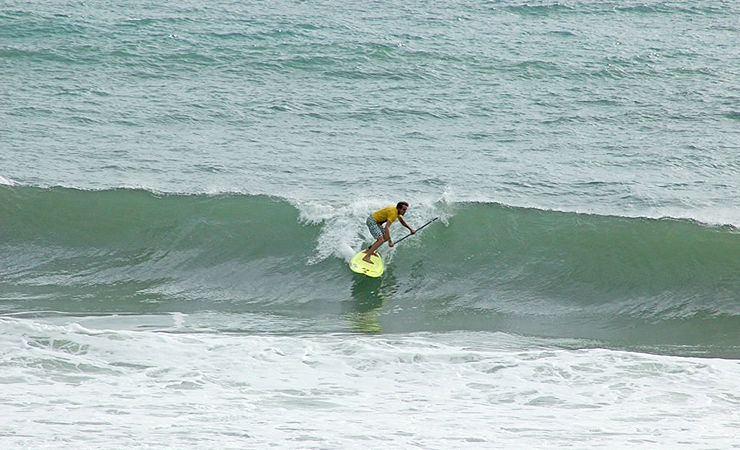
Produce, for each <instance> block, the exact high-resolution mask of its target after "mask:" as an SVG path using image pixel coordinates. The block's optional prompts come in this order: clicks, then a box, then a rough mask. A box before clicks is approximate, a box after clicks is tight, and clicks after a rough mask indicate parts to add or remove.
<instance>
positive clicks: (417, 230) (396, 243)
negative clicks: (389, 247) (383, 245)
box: [393, 217, 439, 245]
mask: <svg viewBox="0 0 740 450" xmlns="http://www.w3.org/2000/svg"><path fill="white" fill-rule="evenodd" d="M437 219H439V217H435V218H434V219H432V220H430V221H429V222H427V223H425V224H424V225H422V226H420V227H419V228H417V229H416V232H417V233H418V232H419V230H421V229H422V228H424V227H425V226H427V225H429V224H430V223H432V222H434V221H435V220H437ZM412 235H413V233H409V234H407V235H406V236H404V237H402V238H401V239H399V240H397V241H396V242H394V243H393V245H398V243H399V242H401V241H402V240H404V239H406V238H407V237H409V236H412Z"/></svg>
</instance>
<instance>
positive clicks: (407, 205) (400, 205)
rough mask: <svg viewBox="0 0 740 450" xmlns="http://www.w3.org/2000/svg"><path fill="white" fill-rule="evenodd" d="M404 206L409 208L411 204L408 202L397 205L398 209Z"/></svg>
mask: <svg viewBox="0 0 740 450" xmlns="http://www.w3.org/2000/svg"><path fill="white" fill-rule="evenodd" d="M404 206H405V207H407V208H408V207H409V204H408V203H407V202H398V204H397V205H396V209H401V208H403V207H404Z"/></svg>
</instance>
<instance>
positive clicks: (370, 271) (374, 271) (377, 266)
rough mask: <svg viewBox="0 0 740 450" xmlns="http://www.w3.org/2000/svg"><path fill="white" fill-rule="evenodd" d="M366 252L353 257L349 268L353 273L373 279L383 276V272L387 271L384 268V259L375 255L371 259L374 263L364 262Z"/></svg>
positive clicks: (363, 251)
mask: <svg viewBox="0 0 740 450" xmlns="http://www.w3.org/2000/svg"><path fill="white" fill-rule="evenodd" d="M365 251H366V250H362V251H361V252H359V253H358V254H356V255H355V256H353V257H352V260H350V262H349V268H350V269H352V271H353V272H357V273H361V274H363V275H367V276H369V277H373V278H377V277H379V276H381V275H383V270H384V269H385V267H384V266H383V258H381V257H380V255H378V254H377V253H374V254H373V255H372V256H371V257H370V261H372V262H373V263H372V264H370V263H369V262H367V261H363V260H362V258H364V257H365V255H366V253H365Z"/></svg>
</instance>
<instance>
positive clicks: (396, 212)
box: [362, 202, 416, 264]
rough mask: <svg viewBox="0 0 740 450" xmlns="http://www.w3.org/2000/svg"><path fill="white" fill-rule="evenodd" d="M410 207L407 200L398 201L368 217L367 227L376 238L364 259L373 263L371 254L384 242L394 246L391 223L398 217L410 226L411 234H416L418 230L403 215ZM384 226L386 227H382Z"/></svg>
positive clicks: (405, 225)
mask: <svg viewBox="0 0 740 450" xmlns="http://www.w3.org/2000/svg"><path fill="white" fill-rule="evenodd" d="M407 209H409V204H408V203H407V202H398V204H397V205H396V206H393V205H391V206H388V207H386V208H383V209H380V210H378V211H375V212H374V213H372V214H371V215H370V216H368V218H367V222H366V223H367V227H368V229H369V230H370V234H372V235H373V237H374V238H375V239H376V241H375V242H374V243H373V245H371V246H370V248H368V249H367V250H365V256H364V257H363V258H362V260H363V261H365V262H369V263H370V264H373V262H372V261H371V260H370V256H371V255H372V254H373V253H375V251H376V250H377V249H378V248H379V247H380V246H381V245H383V242H385V241H388V246H389V247H393V241H392V240H391V232H390V230H391V224H392V223H393V222H395V221H396V219H398V221H399V222H401V225H403V226H404V227H406V228H408V229H409V231H410V232H411V234H415V233H416V230H414V229H413V228H411V227H410V226H409V225H408V224H407V223H406V222H405V221H404V220H403V215H404V214H405V213H406V210H407ZM380 227H383V228H384V229H381V228H380Z"/></svg>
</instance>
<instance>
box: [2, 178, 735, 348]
mask: <svg viewBox="0 0 740 450" xmlns="http://www.w3.org/2000/svg"><path fill="white" fill-rule="evenodd" d="M438 208H439V210H443V211H444V217H443V220H441V221H439V222H436V223H434V224H432V225H431V226H429V227H428V228H426V229H425V230H423V231H422V232H420V233H419V234H418V235H417V236H414V237H413V238H412V239H408V240H407V241H405V242H403V243H400V244H399V245H398V246H397V247H395V248H394V249H388V248H387V247H385V248H383V249H382V251H383V252H385V255H386V256H387V264H388V267H387V269H386V273H385V274H384V275H383V277H382V278H381V279H379V280H369V279H365V277H362V276H361V275H356V274H353V273H352V272H351V271H350V270H349V269H348V268H347V267H346V261H345V260H344V259H342V258H341V257H328V258H325V259H321V260H318V261H316V260H315V258H314V256H315V254H316V251H317V246H318V245H319V241H320V236H321V235H322V233H323V232H325V231H326V228H327V227H330V226H335V225H332V224H331V223H330V222H329V221H324V222H321V221H317V222H315V223H313V222H308V221H306V220H303V219H302V218H301V211H299V209H298V207H296V206H294V205H292V204H291V203H289V202H287V201H285V200H282V199H277V198H270V197H264V196H248V195H215V196H209V195H158V194H155V193H152V192H148V191H143V190H127V189H117V190H107V191H81V190H74V189H65V188H31V187H10V186H4V187H0V233H1V234H0V255H1V256H0V265H1V267H2V273H1V274H0V289H1V291H0V305H1V306H0V308H1V309H2V313H3V314H17V313H28V312H34V311H35V312H37V313H41V312H43V311H55V312H61V313H70V314H80V313H84V314H108V313H133V314H139V313H151V312H155V313H161V312H184V313H192V312H202V311H222V312H234V313H247V312H248V313H261V314H277V315H285V316H288V317H296V318H302V319H305V318H316V317H338V318H339V319H338V320H344V318H346V317H347V315H348V314H349V315H350V316H353V315H354V314H356V313H367V312H368V311H374V312H375V314H376V315H375V316H374V317H375V318H374V319H373V320H372V321H371V326H370V328H374V327H375V328H377V329H379V330H382V331H385V332H395V331H399V332H400V331H403V332H408V331H435V330H457V329H465V330H488V331H505V332H514V333H521V334H529V335H536V336H549V337H563V338H578V339H597V340H602V341H606V342H611V343H614V344H615V345H616V344H620V343H621V344H620V345H622V344H624V345H637V346H639V345H660V344H665V345H669V344H670V345H683V344H686V345H703V346H717V345H719V346H722V347H723V348H729V347H733V346H737V345H739V344H740V342H738V341H739V339H738V337H737V336H736V333H735V332H734V330H736V329H737V327H738V325H740V320H739V318H740V260H739V259H738V258H737V255H738V254H740V236H739V235H738V232H737V230H736V229H734V228H731V227H717V226H708V225H705V224H701V223H697V222H692V221H686V220H673V219H660V220H656V219H645V218H626V217H610V216H595V215H587V214H575V213H566V212H556V211H545V210H536V209H524V208H512V207H508V206H505V205H499V204H490V203H460V204H452V205H442V204H440V205H438ZM399 228H400V226H399ZM353 317H354V316H353ZM363 320H364V319H363ZM330 322H331V321H330ZM343 326H344V325H337V327H336V329H343ZM329 329H334V328H332V327H329Z"/></svg>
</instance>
